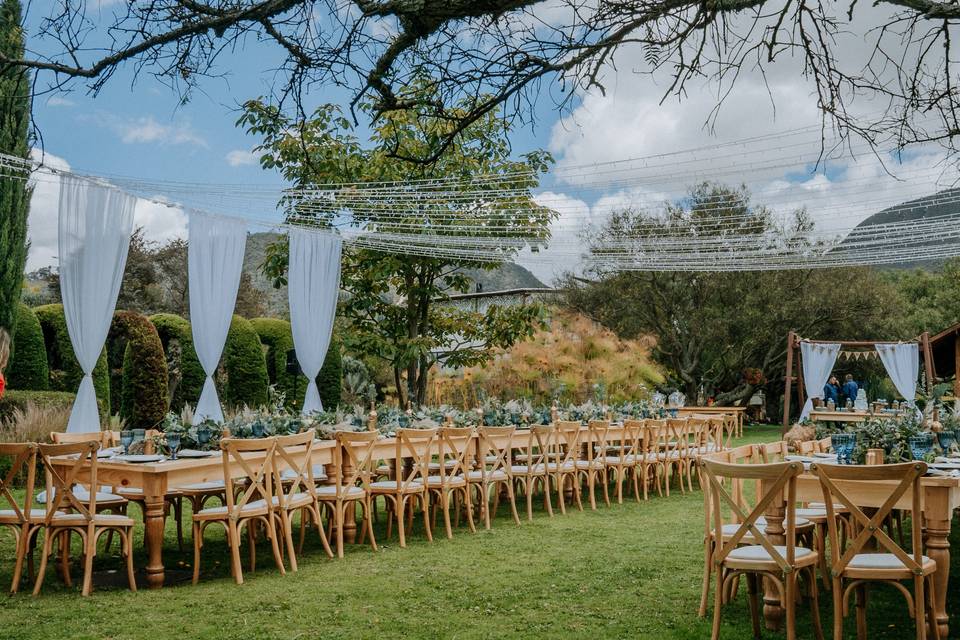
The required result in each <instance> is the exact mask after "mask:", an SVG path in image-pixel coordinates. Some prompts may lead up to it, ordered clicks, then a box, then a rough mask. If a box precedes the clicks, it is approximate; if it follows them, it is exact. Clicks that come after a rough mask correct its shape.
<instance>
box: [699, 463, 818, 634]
mask: <svg viewBox="0 0 960 640" xmlns="http://www.w3.org/2000/svg"><path fill="white" fill-rule="evenodd" d="M700 470H701V473H702V474H703V479H704V481H705V485H706V491H707V492H708V494H709V510H708V513H709V517H710V522H711V525H710V535H711V537H712V539H713V540H715V541H717V542H716V543H715V546H714V548H713V552H712V554H711V558H710V561H711V563H712V564H713V569H714V571H715V572H716V582H715V586H714V611H713V629H712V638H713V639H714V640H716V639H717V638H718V637H719V635H720V620H721V609H722V606H723V602H724V593H725V591H726V590H727V587H728V585H729V584H730V583H731V582H732V581H733V580H734V579H736V578H737V576H739V575H744V576H745V577H746V579H747V586H748V590H749V594H750V614H751V618H752V621H753V633H754V637H759V636H760V585H761V584H762V582H763V579H764V578H765V579H768V580H770V581H771V583H772V584H774V585H775V587H776V589H777V591H778V593H779V596H780V603H781V606H782V607H783V608H784V610H785V612H786V616H785V618H786V620H785V622H786V633H787V638H788V640H794V639H795V638H796V622H795V620H796V607H797V599H798V598H797V596H798V593H799V592H798V588H799V586H798V578H799V575H800V574H801V573H806V574H807V575H808V576H809V583H810V594H811V600H812V602H811V613H812V616H813V626H814V634H815V636H816V637H817V638H818V639H822V637H823V632H822V630H821V628H820V614H819V608H818V601H817V581H816V575H815V570H816V564H817V553H816V552H815V551H813V550H812V549H808V548H806V547H800V546H797V544H796V528H795V524H796V523H795V520H796V517H795V515H794V514H793V509H794V505H795V504H796V495H797V476H799V475H800V474H801V473H803V464H801V463H800V462H778V463H773V464H731V463H728V462H720V461H718V460H715V459H712V458H711V457H709V456H707V457H704V458H703V459H702V460H701V462H700ZM747 480H749V481H753V482H755V483H761V484H762V486H763V489H762V491H761V496H760V500H759V501H758V502H757V504H755V505H753V507H752V508H749V509H748V508H746V507H745V506H744V505H743V502H742V500H740V499H739V498H738V496H736V494H735V493H734V492H731V490H730V488H729V487H730V485H731V484H734V485H735V484H736V482H737V481H747ZM725 481H729V482H725ZM724 510H729V511H730V512H731V513H732V514H733V516H734V518H735V519H736V520H737V523H736V527H735V528H734V529H733V530H730V529H729V528H728V530H727V532H725V531H724V525H725V523H724V519H723V512H724ZM762 516H763V517H765V521H761V520H760V518H761V517H762ZM771 518H773V522H774V523H776V526H775V527H774V526H773V524H772V523H771ZM771 529H773V530H771ZM781 531H782V532H783V539H784V542H781V541H780V535H778V534H779V533H780V532H781ZM747 539H749V541H750V543H749V544H744V541H745V540H747Z"/></svg>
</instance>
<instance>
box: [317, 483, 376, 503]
mask: <svg viewBox="0 0 960 640" xmlns="http://www.w3.org/2000/svg"><path fill="white" fill-rule="evenodd" d="M340 490H341V492H342V496H343V497H344V498H347V499H349V500H356V499H358V498H362V497H363V496H365V495H366V492H365V491H364V490H363V489H362V488H361V487H341V488H340ZM316 493H317V497H318V498H320V499H321V500H333V499H335V498H336V497H337V487H336V485H332V484H325V485H323V486H322V487H317V492H316Z"/></svg>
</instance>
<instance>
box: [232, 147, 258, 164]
mask: <svg viewBox="0 0 960 640" xmlns="http://www.w3.org/2000/svg"><path fill="white" fill-rule="evenodd" d="M226 159H227V164H229V165H230V166H231V167H248V166H256V165H258V164H259V163H260V156H259V155H257V154H256V153H254V152H253V151H245V150H243V149H234V150H233V151H231V152H230V153H228V154H227V155H226Z"/></svg>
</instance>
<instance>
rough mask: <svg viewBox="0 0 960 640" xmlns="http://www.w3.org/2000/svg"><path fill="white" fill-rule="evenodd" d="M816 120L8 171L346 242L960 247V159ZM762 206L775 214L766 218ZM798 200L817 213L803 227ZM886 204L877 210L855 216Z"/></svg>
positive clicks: (540, 248) (600, 249) (645, 257)
mask: <svg viewBox="0 0 960 640" xmlns="http://www.w3.org/2000/svg"><path fill="white" fill-rule="evenodd" d="M822 133H823V132H822V131H821V129H820V128H819V127H808V128H802V129H795V130H791V131H785V132H780V133H776V134H773V135H764V136H757V137H754V138H750V139H744V140H738V141H735V142H727V143H717V144H712V145H708V146H704V147H699V148H696V149H685V150H678V151H675V152H671V153H665V154H659V155H655V156H645V157H639V158H630V159H625V160H615V161H609V162H603V163H592V164H579V165H574V164H560V165H558V166H556V167H554V168H552V169H551V170H550V171H549V172H548V173H546V174H545V175H542V176H537V175H534V174H531V173H526V172H515V173H504V174H498V175H481V176H467V177H464V176H449V177H446V176H445V177H440V178H435V179H422V180H411V181H404V182H366V183H341V184H328V185H322V186H310V187H307V188H284V187H283V186H278V185H257V184H210V183H195V182H179V181H170V180H157V179H148V178H133V177H129V176H116V175H92V174H85V173H83V172H79V171H62V170H58V169H54V168H51V167H49V166H46V165H44V164H43V163H42V162H37V161H34V160H25V159H23V158H17V157H14V156H6V155H2V154H0V177H5V178H14V179H22V180H32V181H34V182H43V181H49V182H53V181H59V175H61V174H64V173H71V174H72V175H79V176H81V177H86V178H89V179H94V180H98V181H101V182H104V183H108V184H110V185H112V186H114V187H116V188H119V189H122V190H124V191H127V192H129V193H131V194H133V195H136V196H138V197H140V198H143V199H146V200H150V201H152V202H155V203H160V204H163V205H165V206H168V207H170V208H171V209H180V210H182V211H184V212H185V213H187V215H190V214H191V213H192V212H209V213H216V214H219V215H227V216H233V217H240V218H243V219H245V220H247V221H248V223H249V224H250V225H251V226H255V227H265V228H276V229H282V228H283V227H285V226H289V225H316V224H317V220H323V221H324V225H325V226H326V231H325V232H329V230H330V228H331V227H332V228H333V229H335V230H336V231H337V232H338V233H340V234H341V235H342V236H343V237H344V240H345V242H346V243H347V244H348V245H349V246H354V247H358V248H366V249H374V250H378V251H385V252H392V253H403V254H410V255H419V256H434V257H442V258H452V259H463V260H474V261H479V262H488V261H498V262H499V261H503V260H514V259H517V258H518V256H522V257H523V260H524V261H525V263H529V262H534V261H538V260H543V261H548V262H550V263H553V264H570V265H573V264H581V265H584V266H592V267H595V268H597V269H600V270H604V271H616V270H644V271H654V270H656V271H749V270H766V269H800V268H815V267H836V266H851V265H884V264H895V263H901V262H916V261H919V260H937V259H944V258H949V257H953V256H958V255H960V189H957V188H954V187H955V185H956V182H957V180H958V177H960V174H958V171H957V167H956V166H955V165H954V164H953V163H951V162H948V161H947V160H946V159H945V158H944V155H943V153H942V152H941V151H940V150H939V149H920V150H912V151H910V152H909V153H900V154H895V153H880V152H877V151H876V150H875V149H871V148H870V147H869V146H868V145H866V143H856V142H851V141H849V140H848V141H847V142H846V143H845V144H842V145H841V144H839V143H834V142H831V141H830V140H827V141H826V143H825V142H824V139H823V137H822ZM704 182H709V183H715V184H722V185H726V186H728V187H733V188H740V187H743V188H745V189H746V190H748V191H749V193H750V207H749V208H746V209H744V208H742V207H739V204H740V203H739V201H735V200H732V199H731V197H730V195H729V192H712V191H709V190H708V191H706V192H705V193H701V194H700V195H699V197H698V198H697V199H696V209H695V223H691V222H690V215H689V208H690V207H691V204H692V202H693V201H692V200H691V198H690V195H689V194H690V189H691V187H693V186H694V185H697V184H701V183H704ZM531 203H535V204H536V205H537V206H536V207H532V206H531ZM732 204H733V205H737V208H732V206H731V205H732ZM760 207H762V208H764V210H766V211H767V212H768V217H769V221H770V224H767V225H764V226H763V228H762V229H761V230H758V229H757V228H756V222H757V211H758V208H760ZM801 209H802V210H803V211H805V214H806V220H807V221H808V222H809V223H810V224H808V225H805V226H803V227H800V228H797V227H796V217H795V216H796V212H797V211H798V210H801ZM623 211H631V212H634V213H637V212H642V214H643V216H642V217H643V221H644V223H643V224H639V225H632V226H631V225H627V226H626V228H625V229H621V231H620V232H619V233H616V234H610V233H604V227H605V225H606V223H607V221H608V220H609V219H610V217H611V216H612V215H613V214H615V213H618V212H623ZM677 211H687V213H685V214H681V215H679V216H678V215H677ZM881 211H883V212H884V217H883V219H882V220H881V221H878V222H876V223H871V224H868V225H860V223H861V222H862V221H863V220H864V219H866V218H868V217H869V216H870V215H872V214H875V213H878V212H881ZM547 212H548V213H547ZM172 213H173V212H172ZM545 213H547V214H548V215H549V217H550V224H549V231H550V233H549V234H545V233H544V231H545V228H544V218H543V215H544V214H545ZM546 235H549V237H545V236H546Z"/></svg>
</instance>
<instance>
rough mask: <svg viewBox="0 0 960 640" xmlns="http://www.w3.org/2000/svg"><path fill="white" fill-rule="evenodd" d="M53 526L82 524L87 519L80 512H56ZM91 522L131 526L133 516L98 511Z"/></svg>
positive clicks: (85, 522) (110, 525)
mask: <svg viewBox="0 0 960 640" xmlns="http://www.w3.org/2000/svg"><path fill="white" fill-rule="evenodd" d="M52 524H53V525H54V526H83V525H85V524H87V520H86V519H85V518H84V516H83V514H80V513H58V514H56V515H54V516H53V522H52ZM93 524H95V525H99V526H108V527H132V526H133V518H129V517H127V516H122V515H119V514H111V513H98V514H96V515H95V516H94V517H93Z"/></svg>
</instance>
